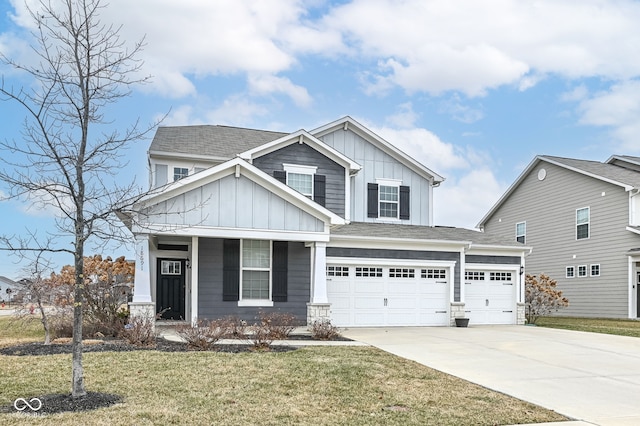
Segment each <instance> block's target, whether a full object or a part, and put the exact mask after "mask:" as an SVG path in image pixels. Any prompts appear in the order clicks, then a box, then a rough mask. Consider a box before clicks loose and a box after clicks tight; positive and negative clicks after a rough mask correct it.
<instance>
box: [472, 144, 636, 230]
mask: <svg viewBox="0 0 640 426" xmlns="http://www.w3.org/2000/svg"><path fill="white" fill-rule="evenodd" d="M631 158H637V157H631ZM609 160H611V158H610V159H609ZM609 160H608V161H609ZM540 162H547V163H550V164H554V165H556V166H558V167H562V168H564V169H567V170H571V171H573V172H576V173H580V174H582V175H585V176H589V177H591V178H594V179H598V180H601V181H604V182H607V183H610V184H612V185H616V186H620V187H622V188H624V190H625V191H631V190H633V189H638V188H640V173H639V172H636V171H633V170H630V169H626V168H623V167H619V166H616V165H613V164H609V163H601V162H599V161H590V160H578V159H575V158H565V157H554V156H551V155H538V156H536V157H535V158H534V159H533V161H531V163H529V165H528V166H527V167H526V168H525V169H524V171H523V172H522V173H521V174H520V176H518V178H517V179H516V181H515V182H514V183H513V184H512V185H511V186H510V187H509V188H508V189H507V191H506V192H505V193H504V194H503V195H502V197H500V199H499V200H498V202H497V203H496V204H494V206H493V207H492V208H491V209H490V210H489V211H488V212H487V214H486V215H484V217H483V218H482V219H481V220H480V222H479V223H478V225H476V226H477V227H478V228H482V227H483V225H484V223H485V222H486V221H487V220H488V219H489V218H490V217H491V216H492V215H493V214H494V213H495V211H496V210H497V209H498V208H499V207H500V206H501V205H502V204H503V203H504V202H505V201H506V199H507V198H509V196H510V195H511V193H513V191H515V190H516V188H517V187H518V186H519V185H520V183H521V182H522V181H523V180H524V178H525V177H526V176H527V175H528V174H529V173H530V172H531V170H532V169H534V168H535V167H536V166H537V165H538V164H539V163H540Z"/></svg>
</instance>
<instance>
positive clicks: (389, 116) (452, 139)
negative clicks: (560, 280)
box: [0, 0, 640, 278]
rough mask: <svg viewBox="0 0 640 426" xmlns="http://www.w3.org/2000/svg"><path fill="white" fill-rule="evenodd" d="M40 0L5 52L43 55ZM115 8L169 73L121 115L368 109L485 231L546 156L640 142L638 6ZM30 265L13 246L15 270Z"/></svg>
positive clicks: (243, 123) (12, 7)
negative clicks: (32, 36)
mask: <svg viewBox="0 0 640 426" xmlns="http://www.w3.org/2000/svg"><path fill="white" fill-rule="evenodd" d="M23 3H24V2H23V0H10V1H6V0H5V1H3V2H1V3H0V52H2V53H4V54H5V55H7V56H9V57H12V58H16V59H19V60H23V61H27V62H28V61H29V60H32V53H31V52H30V50H29V49H28V45H29V43H30V40H29V31H28V30H29V25H30V23H29V22H28V20H27V19H26V14H25V12H24V5H23ZM28 3H30V4H34V1H33V0H28ZM124 10H126V13H123V11H124ZM102 20H103V21H104V22H113V23H117V24H122V30H121V36H122V37H123V40H124V41H126V42H128V43H131V42H133V41H135V40H139V39H140V38H141V37H143V36H146V48H145V50H144V51H143V52H142V54H141V56H140V58H141V59H143V60H144V62H145V65H144V68H143V72H144V73H145V74H151V75H152V76H153V80H152V83H151V84H148V85H146V86H143V87H140V88H138V89H136V90H135V91H134V93H133V94H132V97H130V98H128V99H126V100H124V101H123V102H121V103H120V104H118V105H117V107H116V108H113V109H111V110H110V111H109V114H110V116H111V117H112V118H113V119H114V120H116V123H122V125H123V126H124V125H126V124H130V123H131V122H132V121H133V120H135V119H136V118H138V117H139V118H140V119H141V121H142V122H151V121H153V120H154V119H157V118H158V117H160V116H162V115H163V114H165V113H168V116H167V118H166V119H165V121H164V123H163V124H164V125H185V124H203V123H206V124H225V125H233V126H240V127H250V128H259V129H269V130H279V131H292V132H293V131H296V130H298V129H301V128H304V129H307V130H311V129H313V128H315V127H318V126H320V125H323V124H326V123H328V122H330V121H333V120H335V119H337V118H340V117H342V116H344V115H350V116H352V117H353V118H355V119H356V120H358V121H360V122H361V123H363V124H364V125H366V126H368V127H369V128H371V129H372V130H373V131H374V132H376V133H378V134H379V135H381V136H382V137H384V138H386V139H387V140H389V141H390V142H391V143H393V144H395V145H397V146H399V147H400V148H401V149H403V150H405V151H406V152H407V153H409V154H411V155H412V156H414V157H415V158H416V159H417V160H419V161H421V162H422V163H424V164H425V165H426V166H427V167H429V168H431V169H432V170H434V171H435V172H437V173H438V174H440V175H442V176H444V177H446V181H445V182H444V183H443V184H442V185H441V186H440V187H439V188H437V190H436V191H435V200H434V216H435V223H436V224H438V225H452V226H461V227H466V228H473V227H475V225H476V224H477V222H478V221H479V220H480V219H481V218H482V216H483V215H484V213H485V212H486V211H487V210H488V209H489V208H490V207H491V206H492V205H493V204H494V203H495V202H496V200H497V199H498V198H499V197H500V195H501V194H502V193H503V192H504V191H505V190H506V188H508V186H509V185H510V184H511V183H512V182H513V181H514V180H515V179H516V178H517V176H518V175H519V174H520V172H521V171H522V170H523V169H524V168H525V167H526V165H527V164H528V163H529V162H530V161H531V160H532V159H533V157H534V156H535V155H537V154H547V155H557V156H566V157H574V158H582V159H592V160H601V161H604V160H606V159H607V158H608V157H609V156H610V155H612V154H628V155H640V142H639V141H638V135H639V134H640V79H639V76H640V54H639V51H640V26H639V25H638V24H637V23H638V22H640V3H639V2H637V1H625V0H618V1H605V0H599V1H595V0H582V1H580V2H576V1H570V0H567V1H564V0H537V1H535V2H534V1H523V0H499V1H498V0H496V1H482V2H478V1H475V0H459V1H455V2H452V1H446V0H445V1H427V0H416V1H413V0H405V1H391V0H354V1H344V0H343V1H333V2H332V1H323V0H309V1H295V0H287V1H285V0H261V1H259V2H255V1H252V0H216V1H205V0H182V1H180V2H175V1H158V0H136V1H135V2H130V1H127V0H110V1H109V5H108V7H107V8H106V9H104V10H103V13H102ZM0 73H2V74H3V75H4V79H5V84H14V85H18V86H20V85H26V86H28V85H29V84H30V82H29V81H28V80H26V79H25V78H24V76H21V75H18V74H15V73H13V72H11V71H10V70H8V69H6V68H1V67H0ZM0 115H1V116H2V134H1V135H0V136H2V137H5V138H16V139H19V137H20V135H19V131H20V122H21V119H22V118H23V116H24V115H23V112H22V111H20V110H19V109H17V108H16V107H15V106H14V105H11V104H8V103H6V102H4V103H0ZM148 144H149V141H148V140H147V141H142V142H140V143H137V144H136V145H135V146H133V147H132V148H131V149H130V150H129V151H128V152H127V158H128V159H129V162H130V165H129V167H128V168H127V169H126V170H123V171H122V173H121V175H120V177H121V178H122V179H123V180H130V179H136V180H137V181H138V182H139V183H140V184H141V185H143V184H144V183H145V182H146V179H147V176H146V173H147V172H146V158H145V155H146V154H145V153H146V149H147V147H148ZM0 191H3V193H6V189H5V188H2V187H0ZM0 215H1V216H2V218H3V220H2V223H0V233H1V234H14V233H24V230H25V229H31V230H34V232H45V231H46V229H48V227H50V226H51V224H52V222H53V217H52V215H51V214H50V213H49V212H48V211H47V210H40V209H36V208H34V207H33V206H32V205H31V204H30V203H29V202H17V201H15V200H12V201H0ZM109 250H111V249H109ZM121 253H123V254H127V255H128V254H129V253H128V251H127V250H126V249H118V250H115V251H114V253H107V254H114V255H119V254H121ZM71 261H72V259H71V258H65V259H60V260H59V263H60V266H62V264H66V263H71ZM18 271H19V268H18V266H16V265H14V264H13V263H12V260H11V258H7V257H6V256H4V255H3V256H1V257H0V275H5V276H9V277H14V278H15V277H17V276H18V275H19V272H18Z"/></svg>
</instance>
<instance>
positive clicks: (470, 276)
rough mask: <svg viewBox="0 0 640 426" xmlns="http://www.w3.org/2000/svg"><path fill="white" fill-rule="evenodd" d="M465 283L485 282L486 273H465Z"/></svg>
mask: <svg viewBox="0 0 640 426" xmlns="http://www.w3.org/2000/svg"><path fill="white" fill-rule="evenodd" d="M464 279H465V281H482V280H484V272H481V271H465V273H464Z"/></svg>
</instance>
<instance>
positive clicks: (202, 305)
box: [198, 238, 311, 324]
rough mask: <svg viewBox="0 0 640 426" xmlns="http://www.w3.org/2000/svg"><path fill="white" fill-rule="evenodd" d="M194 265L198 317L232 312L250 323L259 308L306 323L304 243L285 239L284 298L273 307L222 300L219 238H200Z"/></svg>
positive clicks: (307, 263) (307, 282) (307, 252)
mask: <svg viewBox="0 0 640 426" xmlns="http://www.w3.org/2000/svg"><path fill="white" fill-rule="evenodd" d="M198 254H199V258H198V265H199V267H200V270H199V274H198V279H199V281H198V319H217V318H224V317H227V316H235V317H238V318H239V319H242V320H245V321H247V322H248V323H250V324H253V323H254V322H255V321H256V316H257V315H258V313H259V311H260V310H261V311H263V312H265V313H268V312H276V311H277V312H282V313H290V314H293V315H295V316H296V318H297V319H298V320H300V321H301V322H303V323H306V319H307V303H308V302H309V300H310V298H311V293H310V291H311V285H310V279H311V278H310V277H311V260H310V256H311V251H310V249H309V248H307V247H305V246H304V243H299V242H289V246H288V262H287V282H288V288H287V301H286V302H274V306H273V307H262V308H257V307H245V306H243V307H239V306H238V302H237V301H233V302H225V301H223V300H222V266H223V263H222V255H223V240H222V239H218V238H200V246H199V252H198Z"/></svg>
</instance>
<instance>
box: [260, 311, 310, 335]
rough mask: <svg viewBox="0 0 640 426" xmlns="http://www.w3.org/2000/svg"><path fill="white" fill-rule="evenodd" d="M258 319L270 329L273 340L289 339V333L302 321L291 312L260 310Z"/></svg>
mask: <svg viewBox="0 0 640 426" xmlns="http://www.w3.org/2000/svg"><path fill="white" fill-rule="evenodd" d="M258 320H259V322H260V323H261V324H263V325H264V327H266V328H267V329H268V333H269V337H271V338H272V339H273V340H284V339H288V338H289V335H290V334H291V332H292V331H293V330H295V328H296V327H297V326H298V325H299V323H300V321H298V319H297V318H296V317H295V316H294V315H293V314H290V313H286V312H285V313H283V312H269V313H265V312H263V311H260V313H259V314H258Z"/></svg>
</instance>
